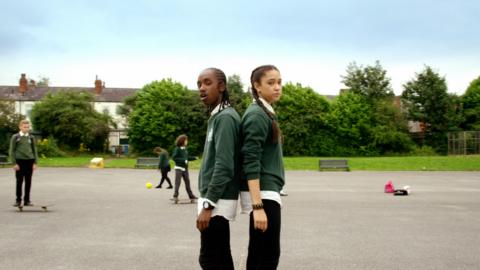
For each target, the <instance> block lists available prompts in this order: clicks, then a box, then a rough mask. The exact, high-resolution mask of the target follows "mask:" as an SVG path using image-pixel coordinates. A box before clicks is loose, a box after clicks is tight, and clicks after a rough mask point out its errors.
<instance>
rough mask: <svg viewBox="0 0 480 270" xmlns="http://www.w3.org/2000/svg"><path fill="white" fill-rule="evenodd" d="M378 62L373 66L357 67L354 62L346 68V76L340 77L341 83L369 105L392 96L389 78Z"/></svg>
mask: <svg viewBox="0 0 480 270" xmlns="http://www.w3.org/2000/svg"><path fill="white" fill-rule="evenodd" d="M386 74H387V71H386V70H384V69H383V67H382V66H381V65H380V62H379V61H376V62H375V65H374V66H366V67H363V66H358V65H357V64H356V63H355V62H353V63H350V64H349V65H348V67H347V75H345V76H342V78H343V80H342V83H343V84H345V86H347V87H348V88H349V91H352V92H353V93H355V94H358V95H361V96H363V97H365V98H366V100H367V101H368V102H370V103H372V104H373V103H375V102H377V101H379V100H382V99H385V98H392V97H393V96H394V94H393V90H392V87H391V85H390V78H388V77H387V76H386Z"/></svg>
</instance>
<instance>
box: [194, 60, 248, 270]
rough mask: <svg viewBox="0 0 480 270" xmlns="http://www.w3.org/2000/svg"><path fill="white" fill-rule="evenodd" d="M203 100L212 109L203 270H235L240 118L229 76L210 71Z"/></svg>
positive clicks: (201, 205)
mask: <svg viewBox="0 0 480 270" xmlns="http://www.w3.org/2000/svg"><path fill="white" fill-rule="evenodd" d="M197 85H198V89H199V91H200V99H201V100H202V102H203V103H204V104H205V105H206V106H207V107H208V108H209V112H210V118H209V119H208V127H207V137H206V139H205V148H204V151H203V160H202V166H201V168H200V172H199V179H198V188H199V190H200V199H199V200H198V218H197V228H198V230H199V231H200V234H201V237H200V240H201V247H200V256H199V262H200V265H201V267H202V268H203V269H234V267H233V260H232V255H231V252H230V225H229V221H231V220H234V219H235V215H236V212H237V201H238V193H239V187H240V177H239V176H240V166H239V161H240V160H239V153H240V139H241V138H240V121H241V120H240V116H239V115H238V113H237V112H236V111H235V109H234V108H233V107H231V106H230V101H229V98H228V91H227V89H226V85H227V79H226V76H225V73H223V71H221V70H219V69H217V68H208V69H205V70H204V71H202V72H201V73H200V75H199V76H198V81H197Z"/></svg>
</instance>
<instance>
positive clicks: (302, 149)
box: [275, 83, 331, 156]
mask: <svg viewBox="0 0 480 270" xmlns="http://www.w3.org/2000/svg"><path fill="white" fill-rule="evenodd" d="M275 111H276V112H277V113H278V121H279V124H280V128H281V130H282V134H283V137H284V145H283V151H284V154H285V155H289V156H302V155H303V156H314V155H330V154H331V152H330V149H331V145H330V142H331V140H330V138H331V136H330V134H329V133H328V130H327V128H326V124H325V117H326V114H327V113H328V111H329V103H328V101H327V100H326V99H325V98H324V97H323V96H321V95H319V94H317V93H316V92H315V91H313V89H312V88H310V87H303V86H302V85H301V84H299V83H297V84H292V83H287V84H286V85H285V86H284V87H283V95H282V98H281V99H280V100H279V101H278V102H277V103H276V104H275Z"/></svg>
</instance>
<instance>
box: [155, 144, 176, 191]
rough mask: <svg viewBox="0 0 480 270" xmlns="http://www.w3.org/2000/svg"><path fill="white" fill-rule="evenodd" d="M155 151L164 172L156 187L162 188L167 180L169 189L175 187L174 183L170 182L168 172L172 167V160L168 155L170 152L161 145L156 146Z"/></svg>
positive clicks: (161, 171)
mask: <svg viewBox="0 0 480 270" xmlns="http://www.w3.org/2000/svg"><path fill="white" fill-rule="evenodd" d="M154 152H155V153H157V155H158V159H159V160H158V169H159V170H160V173H161V174H162V178H161V179H160V183H159V184H158V186H156V188H162V184H163V182H164V181H165V180H167V183H168V187H167V189H171V188H173V186H172V183H171V182H170V178H168V172H169V171H170V170H171V169H170V160H169V157H168V152H167V150H165V149H163V148H161V147H155V150H154Z"/></svg>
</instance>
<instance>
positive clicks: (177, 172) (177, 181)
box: [173, 169, 195, 198]
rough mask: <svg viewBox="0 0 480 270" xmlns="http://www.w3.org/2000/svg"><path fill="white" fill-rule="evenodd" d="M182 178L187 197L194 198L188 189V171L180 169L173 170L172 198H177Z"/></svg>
mask: <svg viewBox="0 0 480 270" xmlns="http://www.w3.org/2000/svg"><path fill="white" fill-rule="evenodd" d="M182 177H183V181H185V189H186V190H187V193H188V197H189V198H194V197H195V195H193V192H192V189H191V188H190V177H189V175H188V169H185V171H182V170H180V169H175V192H174V193H173V197H178V189H180V184H181V182H180V180H182V179H181V178H182Z"/></svg>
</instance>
